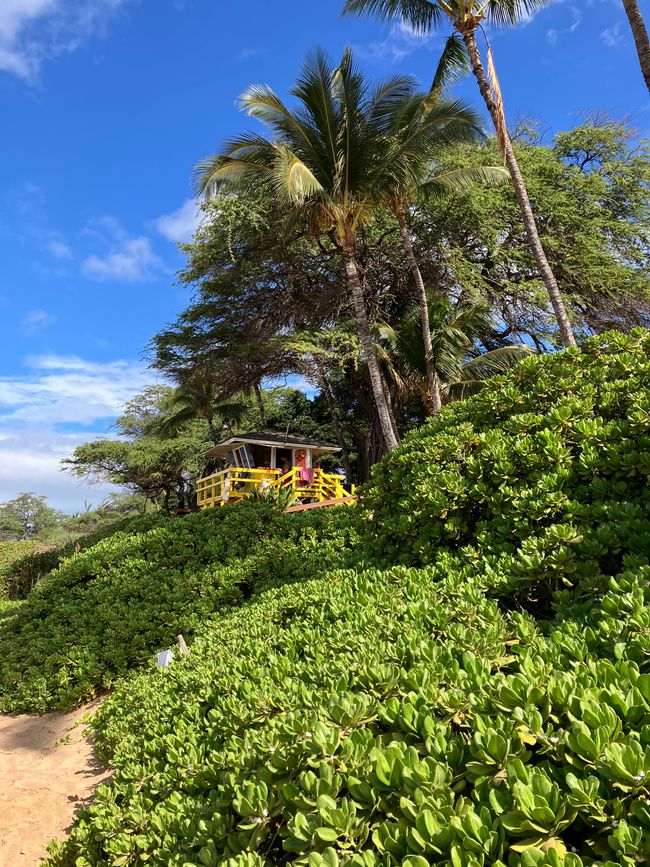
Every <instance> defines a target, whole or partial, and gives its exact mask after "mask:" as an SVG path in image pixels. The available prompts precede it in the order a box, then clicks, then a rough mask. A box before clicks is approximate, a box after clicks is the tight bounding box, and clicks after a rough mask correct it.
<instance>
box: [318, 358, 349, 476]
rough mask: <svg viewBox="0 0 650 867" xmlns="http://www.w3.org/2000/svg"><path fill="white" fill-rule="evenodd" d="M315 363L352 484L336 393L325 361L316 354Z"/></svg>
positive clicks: (344, 466)
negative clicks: (331, 384)
mask: <svg viewBox="0 0 650 867" xmlns="http://www.w3.org/2000/svg"><path fill="white" fill-rule="evenodd" d="M314 365H315V367H316V377H317V379H318V384H319V385H320V387H321V389H322V391H323V394H324V395H325V400H326V401H327V406H328V408H329V411H330V415H331V416H332V425H333V427H334V432H335V433H336V439H337V440H338V444H339V445H340V446H341V458H342V460H343V469H344V470H345V476H346V479H347V483H348V485H350V484H352V466H351V464H350V452H349V451H348V445H347V443H346V441H345V437H344V436H343V428H342V427H341V418H340V416H339V411H338V409H337V408H336V401H335V400H334V395H333V394H332V389H331V387H330V384H329V382H328V381H327V376H326V374H325V371H324V369H323V363H322V362H321V360H320V359H319V358H317V357H316V356H314Z"/></svg>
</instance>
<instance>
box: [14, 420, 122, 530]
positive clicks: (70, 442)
mask: <svg viewBox="0 0 650 867" xmlns="http://www.w3.org/2000/svg"><path fill="white" fill-rule="evenodd" d="M92 438H93V437H92V435H91V434H87V433H86V434H83V435H79V434H74V435H71V434H69V435H63V434H53V433H52V432H50V431H44V432H42V433H39V432H38V431H31V432H30V433H29V434H25V433H23V432H21V433H20V434H19V435H9V436H6V437H3V438H0V503H6V502H7V500H11V499H13V498H14V497H15V496H17V494H20V493H22V492H24V491H31V492H33V493H35V494H38V495H39V496H44V497H47V498H48V500H49V505H51V506H53V507H54V508H56V509H60V510H62V511H64V512H68V513H74V512H78V511H81V510H82V509H83V507H84V504H85V503H86V502H88V503H92V504H94V505H95V506H97V505H99V503H101V501H102V500H103V499H104V498H105V497H106V496H107V494H109V493H111V492H112V491H115V490H118V489H117V488H115V487H114V486H113V485H108V484H101V485H89V484H88V483H87V482H81V481H79V480H78V479H75V478H74V477H73V476H71V475H70V473H66V472H63V471H62V469H61V461H62V460H63V459H64V458H67V457H69V456H70V455H71V454H72V452H73V451H74V449H75V448H76V447H77V446H78V445H81V444H82V443H84V442H86V441H87V440H88V439H92Z"/></svg>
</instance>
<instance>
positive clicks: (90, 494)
mask: <svg viewBox="0 0 650 867" xmlns="http://www.w3.org/2000/svg"><path fill="white" fill-rule="evenodd" d="M154 382H155V376H154V374H153V373H152V372H151V371H149V370H147V369H146V368H145V367H143V366H142V365H141V364H139V363H137V362H132V361H125V360H117V361H110V362H107V363H100V362H93V361H87V360H86V359H83V358H79V357H78V356H58V355H38V356H33V357H30V358H27V359H26V360H25V366H24V371H23V372H22V373H21V374H17V375H15V376H5V377H0V502H5V501H6V500H8V499H11V498H12V497H14V496H16V494H17V493H19V492H20V491H35V492H37V493H39V494H45V495H47V496H48V497H50V498H51V501H52V504H53V505H55V506H56V507H57V508H62V509H66V510H68V511H72V510H74V509H78V508H80V507H81V506H82V505H83V502H84V500H92V501H93V502H95V503H97V502H99V501H100V500H101V499H102V497H103V496H104V495H105V494H106V493H107V492H108V491H109V490H110V489H111V488H110V486H106V485H104V486H100V487H98V488H96V487H94V486H93V487H89V486H88V485H86V484H83V483H80V482H78V481H77V480H75V479H73V478H72V477H71V476H70V475H69V474H68V473H64V472H62V471H61V466H60V462H61V460H62V459H63V458H65V457H67V456H69V455H70V454H71V453H72V451H73V450H74V448H75V447H76V446H78V445H80V444H81V443H83V442H87V441H88V440H90V439H94V438H96V437H98V436H102V435H104V434H103V433H102V432H103V431H105V430H106V429H107V426H108V425H109V424H110V423H111V421H112V420H113V419H114V418H115V417H116V416H117V415H119V413H120V411H121V409H122V407H123V405H124V404H125V403H126V401H127V400H129V399H130V398H132V397H133V395H134V394H136V393H137V392H139V391H142V389H143V388H145V387H146V386H147V385H152V384H153V383H154ZM82 428H83V429H82Z"/></svg>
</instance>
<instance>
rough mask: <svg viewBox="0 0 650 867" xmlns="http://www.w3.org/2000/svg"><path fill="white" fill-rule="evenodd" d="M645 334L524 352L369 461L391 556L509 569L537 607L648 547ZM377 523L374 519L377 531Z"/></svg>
mask: <svg viewBox="0 0 650 867" xmlns="http://www.w3.org/2000/svg"><path fill="white" fill-rule="evenodd" d="M649 477H650V335H649V334H648V332H646V331H639V332H635V333H634V334H632V335H631V336H623V335H616V334H609V335H606V336H605V337H604V338H600V339H593V340H589V341H587V342H586V344H585V346H584V347H583V348H582V350H579V349H575V350H570V351H566V352H562V353H558V354H556V355H547V356H542V357H538V358H530V359H527V360H524V361H522V362H521V363H520V364H519V365H518V366H517V368H516V369H515V371H514V372H513V373H511V374H509V375H508V376H505V377H499V378H495V379H494V380H492V384H491V386H490V387H489V388H487V389H485V391H484V392H483V393H481V394H480V395H479V396H478V397H476V398H474V399H472V400H470V401H466V402H463V403H459V404H456V405H454V406H452V407H449V408H448V409H447V410H446V411H445V412H444V413H442V414H441V415H440V416H439V417H438V418H436V419H434V420H432V421H431V422H429V424H427V425H425V426H424V427H423V428H421V429H420V430H418V431H416V432H414V433H412V434H411V435H410V436H409V437H408V438H407V440H406V441H405V443H404V444H403V446H402V447H401V448H400V449H398V450H397V451H394V452H393V453H391V454H390V455H389V456H388V457H387V458H386V459H385V460H384V461H382V463H381V464H380V465H379V466H378V467H377V468H376V472H375V474H374V478H373V482H372V484H371V485H370V486H369V489H368V491H367V492H366V506H367V509H368V513H369V516H370V518H371V520H372V532H371V533H369V537H370V541H371V543H372V544H374V546H375V549H376V550H377V551H378V553H379V554H380V555H381V556H382V557H384V558H385V559H387V560H388V561H398V562H404V563H409V564H415V563H428V562H431V561H433V560H434V559H435V558H436V557H437V556H439V554H440V551H441V550H452V551H460V552H461V554H462V557H463V558H464V560H466V561H467V562H474V561H475V560H476V558H477V557H480V558H482V563H483V566H482V568H483V569H485V570H488V571H493V572H494V573H495V575H497V576H498V575H499V574H501V575H504V574H505V575H507V582H508V588H509V591H510V592H513V593H514V594H515V595H517V596H518V597H519V598H521V599H522V600H527V601H528V604H531V605H533V606H535V611H536V614H538V615H539V614H540V613H542V611H543V607H544V605H545V604H546V602H547V601H548V599H549V598H550V594H552V593H553V592H554V591H555V590H558V589H560V588H563V587H567V588H575V589H576V590H577V593H578V594H580V593H582V594H585V595H587V596H589V595H592V594H594V593H598V592H600V591H601V590H602V589H603V588H604V587H606V586H607V578H608V577H609V576H612V575H615V574H616V573H617V572H618V571H620V569H621V568H622V564H623V562H624V559H625V556H632V555H638V556H639V557H640V558H641V559H640V561H639V562H647V560H646V558H647V556H648V555H649V554H650V520H649V518H650V497H649V496H648V478H649ZM375 528H380V531H379V532H375Z"/></svg>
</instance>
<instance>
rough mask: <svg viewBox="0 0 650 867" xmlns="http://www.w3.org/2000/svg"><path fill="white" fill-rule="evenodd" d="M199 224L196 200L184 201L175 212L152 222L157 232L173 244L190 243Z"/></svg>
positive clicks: (198, 209) (199, 218)
mask: <svg viewBox="0 0 650 867" xmlns="http://www.w3.org/2000/svg"><path fill="white" fill-rule="evenodd" d="M200 222H201V209H200V206H199V204H198V203H197V201H196V199H186V200H185V201H184V202H183V204H182V205H181V206H180V208H178V210H176V211H172V213H171V214H164V215H163V216H162V217H158V219H157V220H155V221H154V226H155V227H156V229H157V231H158V232H160V234H161V235H162V236H163V238H167V240H168V241H174V242H175V243H180V242H187V241H191V240H192V237H193V235H194V233H195V232H196V230H197V228H198V226H199V223H200Z"/></svg>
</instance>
